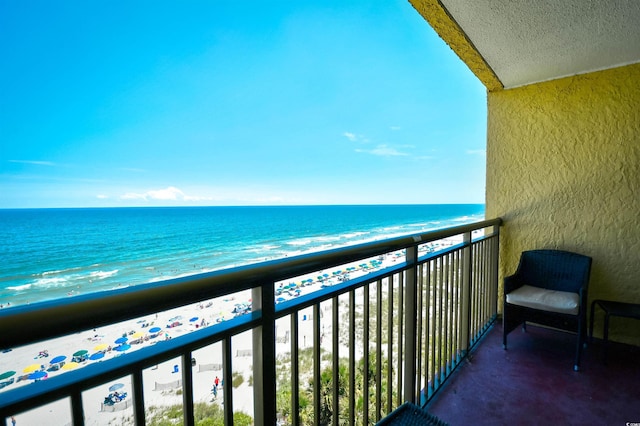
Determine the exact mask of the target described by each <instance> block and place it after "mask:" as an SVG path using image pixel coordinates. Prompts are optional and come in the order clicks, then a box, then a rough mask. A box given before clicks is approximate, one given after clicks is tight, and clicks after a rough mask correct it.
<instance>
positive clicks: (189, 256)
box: [0, 204, 484, 305]
mask: <svg viewBox="0 0 640 426" xmlns="http://www.w3.org/2000/svg"><path fill="white" fill-rule="evenodd" d="M483 218H484V205H481V204H442V205H382V206H297V207H296V206H290V207H280V206H279V207H173V208H105V209H11V210H0V241H2V251H1V252H0V265H1V270H0V304H2V305H6V304H7V303H11V305H18V304H24V303H27V302H36V301H40V300H46V299H52V298H59V297H66V296H68V295H74V294H81V293H87V292H93V291H103V290H108V289H113V288H118V287H122V286H130V285H136V284H142V283H148V282H153V281H160V280H164V279H168V278H171V277H177V276H183V275H191V274H195V273H200V272H206V271H212V270H216V269H222V268H225V267H230V266H234V265H240V264H247V263H256V262H260V261H264V260H268V259H275V258H281V257H284V256H292V255H296V254H301V253H306V252H310V251H318V250H326V249H332V248H336V247H339V246H344V245H349V244H357V243H362V242H365V241H372V240H379V239H384V238H389V237H394V236H398V235H404V234H413V233H418V232H426V231H429V230H433V229H438V228H444V227H450V226H454V225H459V224H462V223H468V222H475V221H478V220H482V219H483Z"/></svg>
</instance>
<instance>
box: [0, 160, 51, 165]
mask: <svg viewBox="0 0 640 426" xmlns="http://www.w3.org/2000/svg"><path fill="white" fill-rule="evenodd" d="M9 162H10V163H20V164H32V165H35V166H55V163H52V162H51V161H36V160H9Z"/></svg>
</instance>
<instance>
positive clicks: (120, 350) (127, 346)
mask: <svg viewBox="0 0 640 426" xmlns="http://www.w3.org/2000/svg"><path fill="white" fill-rule="evenodd" d="M114 349H115V350H116V351H118V352H124V351H126V350H129V349H131V345H128V344H126V343H123V344H122V345H120V346H116V347H115V348H114Z"/></svg>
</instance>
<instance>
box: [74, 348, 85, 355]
mask: <svg viewBox="0 0 640 426" xmlns="http://www.w3.org/2000/svg"><path fill="white" fill-rule="evenodd" d="M88 353H89V351H87V350H85V349H81V350H79V351H78V352H76V353H74V354H73V356H84V355H86V354H88Z"/></svg>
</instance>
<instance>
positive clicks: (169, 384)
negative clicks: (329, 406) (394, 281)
mask: <svg viewBox="0 0 640 426" xmlns="http://www.w3.org/2000/svg"><path fill="white" fill-rule="evenodd" d="M454 242H455V241H452V242H448V243H445V244H452V243H454ZM401 259H402V256H401V255H400V254H389V255H387V256H384V257H381V258H379V259H376V260H375V261H372V262H369V263H367V266H366V267H363V266H362V262H357V263H354V264H351V265H344V266H343V267H342V269H341V272H340V273H337V271H327V272H325V271H321V272H322V273H320V274H318V273H314V274H309V275H308V276H304V277H299V278H298V279H296V280H294V282H296V283H301V282H305V285H304V286H301V285H298V286H297V287H296V290H295V291H286V289H284V291H283V292H282V293H281V294H280V295H279V296H277V297H279V298H281V299H279V300H280V301H283V300H286V299H288V298H291V297H296V296H297V295H300V294H305V293H309V292H313V291H316V290H318V289H319V288H320V287H321V286H322V285H323V284H325V285H331V284H335V283H337V282H339V280H344V279H349V278H351V279H352V278H355V277H357V276H360V275H364V274H367V273H369V272H371V271H373V270H376V269H378V268H383V267H385V266H389V265H392V264H393V263H395V262H397V261H399V260H401ZM323 274H324V277H325V279H324V280H322V281H321V280H318V279H317V278H318V275H320V276H323ZM282 284H283V287H284V286H286V285H287V283H282ZM279 287H280V284H277V287H276V288H279ZM280 288H282V287H280ZM249 300H250V293H249V292H243V293H237V294H234V295H233V296H231V297H227V298H225V299H224V300H221V299H217V300H215V301H209V302H202V303H199V304H194V305H190V306H184V307H181V308H176V309H173V310H170V311H165V312H160V313H157V314H156V315H153V316H147V317H145V318H139V319H133V320H129V321H125V322H122V323H119V324H114V325H111V326H108V327H101V328H98V329H95V330H88V331H85V332H82V333H77V334H73V335H69V336H64V337H61V338H57V339H54V340H49V341H46V342H41V343H36V344H31V345H27V346H23V347H19V348H13V349H12V350H11V351H9V352H4V353H0V374H1V373H3V372H7V371H15V372H16V373H15V375H13V376H12V377H10V378H7V379H3V380H0V382H3V381H5V380H7V381H11V379H13V383H11V384H9V385H7V386H5V387H4V389H3V390H9V389H12V388H15V387H17V386H31V385H33V383H34V382H35V381H36V380H34V379H33V377H34V376H33V375H32V374H33V373H34V372H37V371H40V370H42V371H43V373H39V374H40V375H42V374H46V375H47V377H46V378H42V379H41V380H46V379H47V378H51V377H55V376H56V375H58V374H64V372H65V371H66V370H67V369H70V368H74V367H75V368H82V367H83V366H85V365H88V364H90V363H94V362H103V361H104V360H108V359H110V358H112V357H114V356H119V355H122V354H125V356H126V353H127V352H130V351H135V350H137V349H139V348H141V347H144V346H148V345H153V344H157V343H158V342H161V341H163V340H164V339H166V338H172V337H176V336H179V335H181V334H184V333H188V332H190V331H193V330H195V329H197V328H199V327H202V326H210V325H214V324H216V323H217V322H219V321H221V320H225V319H229V318H232V317H233V315H234V313H233V312H234V309H236V308H237V306H236V305H238V304H239V305H244V304H247V305H248V303H249ZM311 312H312V311H311V308H308V312H307V310H305V313H302V318H306V319H310V318H311ZM285 328H286V327H284V328H282V327H279V330H277V337H282V336H284V335H285V334H286V330H285ZM325 337H326V338H325V339H323V342H322V345H323V346H325V345H326V346H327V347H326V349H328V350H330V346H331V335H330V330H327V335H326V336H325ZM300 344H301V345H302V346H311V345H312V344H313V321H310V320H308V321H301V322H300ZM276 346H277V347H276V350H277V353H278V354H283V353H287V352H289V351H290V343H288V342H287V341H285V340H284V339H278V343H277V345H276ZM251 350H252V336H251V332H250V331H248V332H245V333H242V334H241V335H237V336H234V338H233V340H232V355H233V359H232V363H233V371H234V372H237V373H239V374H241V375H242V376H243V378H244V381H243V383H242V384H241V385H240V386H239V387H237V388H234V389H233V392H234V393H233V404H234V409H235V411H241V412H245V413H247V414H249V415H251V416H253V389H252V388H251V387H250V385H249V381H250V378H251V375H252V356H251ZM45 353H46V354H47V356H44V354H45ZM74 354H82V355H81V359H83V360H82V361H81V362H80V363H78V364H76V363H74V362H73V361H74ZM100 354H102V355H100ZM193 357H194V359H195V360H196V365H195V366H194V367H193V391H194V399H195V401H196V402H209V403H217V404H222V403H223V392H222V388H221V387H219V388H218V392H217V396H215V397H214V395H213V393H212V387H213V383H214V380H215V378H216V376H218V377H219V378H220V379H221V378H222V371H221V365H222V347H221V344H220V343H216V344H214V345H211V346H209V347H206V348H202V349H200V350H198V351H195V352H194V354H193ZM56 358H57V359H58V360H60V359H62V358H64V359H63V360H62V361H61V362H58V363H55V364H52V363H51V361H52V360H55V359H56ZM84 358H87V359H84ZM76 360H77V359H76ZM176 366H177V371H176ZM56 367H61V368H57V369H56ZM180 368H181V367H180V360H179V359H173V360H167V361H165V362H163V363H162V364H158V365H157V366H154V367H153V368H150V369H147V370H145V371H144V372H143V386H144V397H145V408H146V410H147V411H148V412H149V411H150V410H151V407H167V406H171V405H177V404H181V403H182V386H181V382H180V381H181V373H180ZM116 384H117V386H116V387H118V388H119V389H117V392H119V393H124V392H126V393H127V397H126V398H125V399H124V400H123V401H122V402H119V403H117V404H116V406H117V407H119V408H120V407H123V409H122V410H121V411H105V410H104V409H103V408H104V407H103V406H102V403H103V402H104V400H105V397H107V396H108V395H109V394H110V393H113V392H112V391H110V390H109V388H110V387H112V386H113V385H116ZM120 384H121V385H123V386H120ZM36 385H37V384H36ZM3 390H0V397H1V392H2V391H3ZM131 395H132V387H131V378H130V377H123V378H122V379H121V380H118V381H114V382H109V383H104V384H103V385H101V386H98V387H96V388H92V389H89V390H87V391H85V392H84V393H83V405H84V410H85V421H86V424H88V425H106V424H126V423H128V422H127V421H126V419H127V418H131V417H132V415H133V408H132V407H131V405H130V403H131ZM127 401H129V403H128V404H127ZM126 405H129V406H128V407H126V408H124V406H126ZM106 409H107V410H108V409H109V407H106ZM14 417H15V420H16V425H41V424H57V425H70V424H71V412H70V404H69V401H68V400H67V399H63V400H60V401H57V402H54V403H52V404H48V405H46V406H43V407H40V408H38V409H36V410H32V411H30V412H24V413H17V414H16V415H15V416H14ZM52 421H53V423H52ZM131 424H132V422H131ZM7 425H8V426H12V425H11V423H10V419H8V423H7Z"/></svg>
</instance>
